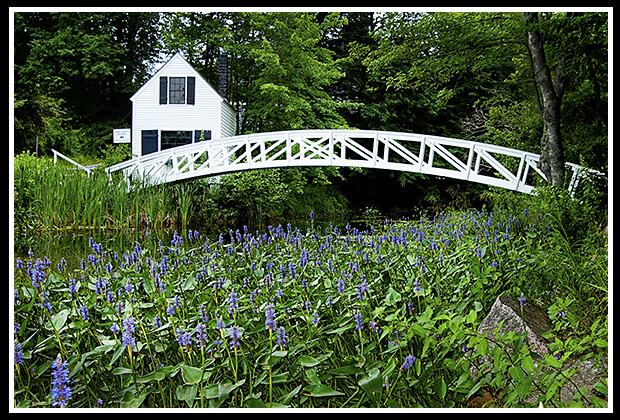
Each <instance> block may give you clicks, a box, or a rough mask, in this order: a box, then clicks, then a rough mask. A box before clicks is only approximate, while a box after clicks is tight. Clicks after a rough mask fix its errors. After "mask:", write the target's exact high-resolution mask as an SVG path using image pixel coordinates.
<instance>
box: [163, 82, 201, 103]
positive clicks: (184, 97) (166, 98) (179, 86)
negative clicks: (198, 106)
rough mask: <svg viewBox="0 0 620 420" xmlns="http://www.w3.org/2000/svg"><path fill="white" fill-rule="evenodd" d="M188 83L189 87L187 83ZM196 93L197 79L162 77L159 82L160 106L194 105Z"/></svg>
mask: <svg viewBox="0 0 620 420" xmlns="http://www.w3.org/2000/svg"><path fill="white" fill-rule="evenodd" d="M186 81H187V86H186V84H185V82H186ZM195 91H196V78H195V77H187V78H186V77H166V76H162V77H161V78H160V82H159V103H160V105H166V104H168V103H170V104H185V103H186V101H187V104H188V105H194V103H195Z"/></svg>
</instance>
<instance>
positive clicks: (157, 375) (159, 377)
mask: <svg viewBox="0 0 620 420" xmlns="http://www.w3.org/2000/svg"><path fill="white" fill-rule="evenodd" d="M164 379H166V374H165V373H164V372H162V371H161V370H156V371H154V372H151V373H147V374H146V375H144V376H141V377H139V378H138V379H137V381H138V383H140V384H148V383H149V382H153V381H156V382H159V381H163V380H164Z"/></svg>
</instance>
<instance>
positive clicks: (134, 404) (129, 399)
mask: <svg viewBox="0 0 620 420" xmlns="http://www.w3.org/2000/svg"><path fill="white" fill-rule="evenodd" d="M145 398H146V394H140V395H138V396H137V397H136V396H135V395H134V394H133V392H125V394H124V395H123V399H122V400H121V408H138V407H140V406H141V405H142V403H143V402H144V399H145Z"/></svg>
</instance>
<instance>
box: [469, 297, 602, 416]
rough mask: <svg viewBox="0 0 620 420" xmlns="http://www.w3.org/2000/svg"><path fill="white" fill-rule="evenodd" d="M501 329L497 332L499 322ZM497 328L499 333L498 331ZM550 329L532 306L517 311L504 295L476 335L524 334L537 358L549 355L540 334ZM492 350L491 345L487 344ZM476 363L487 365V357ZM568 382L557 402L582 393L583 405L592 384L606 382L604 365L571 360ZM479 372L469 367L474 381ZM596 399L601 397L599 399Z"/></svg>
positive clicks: (513, 300)
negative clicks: (524, 332)
mask: <svg viewBox="0 0 620 420" xmlns="http://www.w3.org/2000/svg"><path fill="white" fill-rule="evenodd" d="M521 309H523V317H521ZM501 321H503V322H502V327H501V328H499V324H500V322H501ZM498 328H499V329H498ZM552 328H553V324H552V322H551V319H550V318H549V317H548V315H547V313H546V312H545V311H544V310H542V309H541V308H540V307H538V306H536V305H535V304H533V303H530V302H527V304H526V305H525V306H523V308H521V304H520V302H519V301H518V300H517V298H515V297H513V296H508V295H501V296H499V297H498V298H497V299H496V300H495V303H494V304H493V306H492V307H491V310H490V311H489V314H488V315H487V317H486V318H485V319H484V320H483V321H482V322H481V323H480V325H479V326H478V331H479V332H480V333H482V334H487V335H494V334H495V332H496V331H497V333H499V334H505V333H507V332H509V331H513V332H515V333H519V334H523V331H526V332H527V345H528V346H529V348H530V350H531V351H532V352H534V353H536V354H538V355H539V356H541V357H544V355H545V354H547V353H549V352H550V350H549V344H548V343H549V342H550V340H549V341H548V340H547V339H545V338H544V337H543V334H544V333H545V332H547V331H549V330H551V329H552ZM489 345H490V346H492V344H491V343H489ZM482 359H484V360H479V365H482V364H483V363H484V362H489V361H490V359H489V358H488V357H485V358H482ZM569 367H570V370H569V371H568V375H569V377H570V379H569V380H567V381H566V383H565V386H564V387H562V389H561V393H560V402H563V403H566V402H570V401H572V400H573V398H574V397H575V395H578V392H579V391H578V390H579V389H581V390H583V391H585V393H586V395H587V399H586V407H587V401H588V400H589V398H590V397H591V396H592V395H593V393H594V388H593V387H594V384H595V383H596V382H600V381H601V379H606V378H607V361H606V358H605V360H603V361H602V363H601V362H598V363H597V362H595V361H594V360H573V361H572V362H570V363H568V364H567V366H565V368H569ZM479 373H480V372H479V371H478V369H477V367H475V366H472V376H473V377H474V378H475V377H477V375H478V374H479ZM539 396H540V394H539V393H538V392H537V391H535V392H533V393H532V394H531V395H529V396H528V398H527V399H526V401H527V402H529V403H535V402H536V401H537V399H538V397H539ZM599 397H602V396H600V395H599Z"/></svg>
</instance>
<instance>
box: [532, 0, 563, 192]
mask: <svg viewBox="0 0 620 420" xmlns="http://www.w3.org/2000/svg"><path fill="white" fill-rule="evenodd" d="M523 21H524V22H525V24H526V31H527V40H528V48H529V50H530V54H531V58H532V64H533V67H534V73H535V75H536V81H537V83H538V87H539V88H540V92H541V95H542V102H543V104H542V105H543V107H542V115H541V117H542V120H543V123H544V125H545V131H544V133H543V136H542V139H541V147H540V149H541V151H540V162H539V167H540V169H541V171H542V172H543V173H544V174H545V175H546V177H547V180H548V181H549V183H550V184H552V185H554V186H556V187H560V188H561V187H562V184H563V183H564V149H563V147H562V133H561V130H560V105H561V103H562V94H563V92H564V88H565V87H566V80H565V78H564V77H563V75H564V66H565V61H564V59H561V60H560V61H559V62H558V66H557V69H556V75H555V76H556V77H555V82H554V80H553V79H552V77H551V71H550V69H549V66H548V64H547V57H546V55H545V50H544V42H543V39H542V36H541V34H540V32H539V31H538V29H537V28H536V24H537V23H538V15H537V13H531V12H524V13H523Z"/></svg>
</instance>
